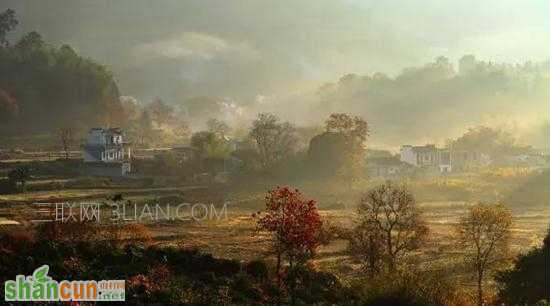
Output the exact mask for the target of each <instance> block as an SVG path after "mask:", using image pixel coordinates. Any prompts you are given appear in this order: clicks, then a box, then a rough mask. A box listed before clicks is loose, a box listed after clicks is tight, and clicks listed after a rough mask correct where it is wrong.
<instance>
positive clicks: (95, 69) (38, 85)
mask: <svg viewBox="0 0 550 306" xmlns="http://www.w3.org/2000/svg"><path fill="white" fill-rule="evenodd" d="M17 23H18V22H17V20H16V18H15V14H14V13H13V11H10V10H8V11H6V12H4V13H2V14H1V15H0V27H1V30H0V42H1V46H0V120H1V121H2V129H1V130H0V135H1V136H17V135H25V134H26V135H28V134H35V133H49V132H51V131H53V130H55V129H56V128H59V127H61V126H65V127H67V126H68V127H71V128H75V129H79V130H80V129H84V128H88V127H90V126H94V125H98V124H107V125H108V124H111V123H115V122H116V123H120V121H121V120H123V119H124V115H123V110H122V106H121V103H120V101H119V96H120V94H119V90H118V87H117V84H116V82H115V80H114V78H113V76H112V74H111V73H110V72H109V71H108V69H107V68H105V67H104V66H102V65H100V64H98V63H96V62H94V61H93V60H91V59H88V58H84V57H82V56H80V55H79V54H78V53H77V52H75V50H73V49H72V48H71V47H70V46H68V45H62V46H54V45H52V44H49V43H48V42H46V41H45V40H44V39H43V38H42V36H41V35H40V34H39V33H38V32H30V33H27V34H25V35H23V36H22V37H21V38H20V39H18V40H15V41H9V40H8V39H6V34H7V33H8V32H10V30H12V29H14V28H15V27H16V26H17Z"/></svg>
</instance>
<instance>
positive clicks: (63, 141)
mask: <svg viewBox="0 0 550 306" xmlns="http://www.w3.org/2000/svg"><path fill="white" fill-rule="evenodd" d="M57 138H58V139H59V144H60V146H61V149H62V150H63V152H64V153H65V159H69V157H70V156H71V146H72V144H73V142H74V135H73V130H72V129H71V128H69V127H60V128H59V129H57Z"/></svg>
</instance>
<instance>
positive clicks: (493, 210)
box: [457, 203, 512, 306]
mask: <svg viewBox="0 0 550 306" xmlns="http://www.w3.org/2000/svg"><path fill="white" fill-rule="evenodd" d="M511 226H512V215H511V213H510V212H509V211H508V210H507V209H506V208H505V207H504V206H503V205H501V204H482V203H478V204H475V205H474V206H472V207H471V208H470V211H469V213H468V214H467V215H466V216H464V217H462V218H461V219H460V222H459V224H458V226H457V234H458V241H459V246H460V247H461V250H462V251H463V253H464V259H465V262H466V264H468V265H470V266H471V267H472V268H473V269H474V271H475V273H476V281H477V305H479V306H482V305H483V294H484V293H483V282H484V279H485V277H486V276H487V274H489V273H490V272H491V271H492V270H494V269H496V268H497V267H499V266H500V265H502V264H503V263H505V262H506V261H507V260H508V251H509V242H510V228H511Z"/></svg>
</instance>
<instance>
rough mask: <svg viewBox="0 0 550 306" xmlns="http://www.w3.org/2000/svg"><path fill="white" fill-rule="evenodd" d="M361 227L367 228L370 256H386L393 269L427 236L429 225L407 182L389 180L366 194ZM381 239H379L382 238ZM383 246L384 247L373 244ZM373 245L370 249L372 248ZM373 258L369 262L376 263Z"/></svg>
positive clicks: (365, 250) (391, 270)
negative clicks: (400, 182) (397, 184)
mask: <svg viewBox="0 0 550 306" xmlns="http://www.w3.org/2000/svg"><path fill="white" fill-rule="evenodd" d="M358 214H359V220H358V221H359V222H358V224H359V226H358V228H357V229H358V230H362V229H366V230H368V232H369V233H368V234H367V236H365V237H364V238H366V239H368V240H367V241H366V242H368V243H367V246H368V247H367V248H366V249H364V250H363V251H364V252H380V253H379V254H380V255H377V254H372V253H371V254H370V255H369V256H370V257H373V258H370V259H369V260H374V259H376V258H377V256H381V257H382V258H384V261H385V262H386V264H387V267H388V270H389V271H390V272H394V271H395V270H396V269H397V265H398V264H399V261H400V259H401V258H403V257H404V256H405V255H406V254H407V253H409V252H411V251H414V250H417V249H419V248H420V247H421V246H422V244H423V242H425V240H426V238H427V236H428V227H427V226H426V224H425V222H424V220H423V218H422V215H421V213H420V211H419V209H418V208H417V206H416V202H415V199H414V197H413V195H412V194H411V193H410V192H409V191H408V190H407V189H406V188H405V187H404V186H394V185H393V184H392V183H390V182H388V183H385V184H382V185H380V186H378V187H375V188H373V189H372V190H370V191H368V192H367V193H366V194H364V195H363V197H362V198H361V202H360V203H359V206H358ZM379 240H380V241H379ZM378 246H381V247H382V250H379V249H376V250H374V251H373V249H372V248H375V247H378ZM369 248H370V249H369ZM374 263H375V262H374V261H373V262H371V263H369V264H371V265H372V264H374Z"/></svg>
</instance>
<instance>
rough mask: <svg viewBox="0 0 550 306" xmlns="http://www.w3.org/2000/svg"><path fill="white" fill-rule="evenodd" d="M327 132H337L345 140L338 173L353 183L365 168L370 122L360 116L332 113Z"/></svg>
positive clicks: (327, 122) (349, 184)
mask: <svg viewBox="0 0 550 306" xmlns="http://www.w3.org/2000/svg"><path fill="white" fill-rule="evenodd" d="M325 126H326V132H325V133H335V134H337V135H339V136H340V137H341V138H342V139H343V141H344V148H343V152H341V153H342V155H343V156H342V159H341V165H340V168H339V169H338V170H337V172H336V174H337V176H339V177H340V178H342V179H343V180H344V181H345V182H347V185H348V186H349V187H350V188H351V185H352V183H353V181H354V180H355V179H357V178H358V177H359V176H361V174H362V173H363V170H364V160H365V141H366V140H367V137H368V136H369V126H368V123H367V122H366V121H365V120H364V119H362V118H361V117H358V116H355V117H353V116H351V115H348V114H343V113H335V114H331V115H330V116H329V118H328V119H327V121H326V123H325Z"/></svg>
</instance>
